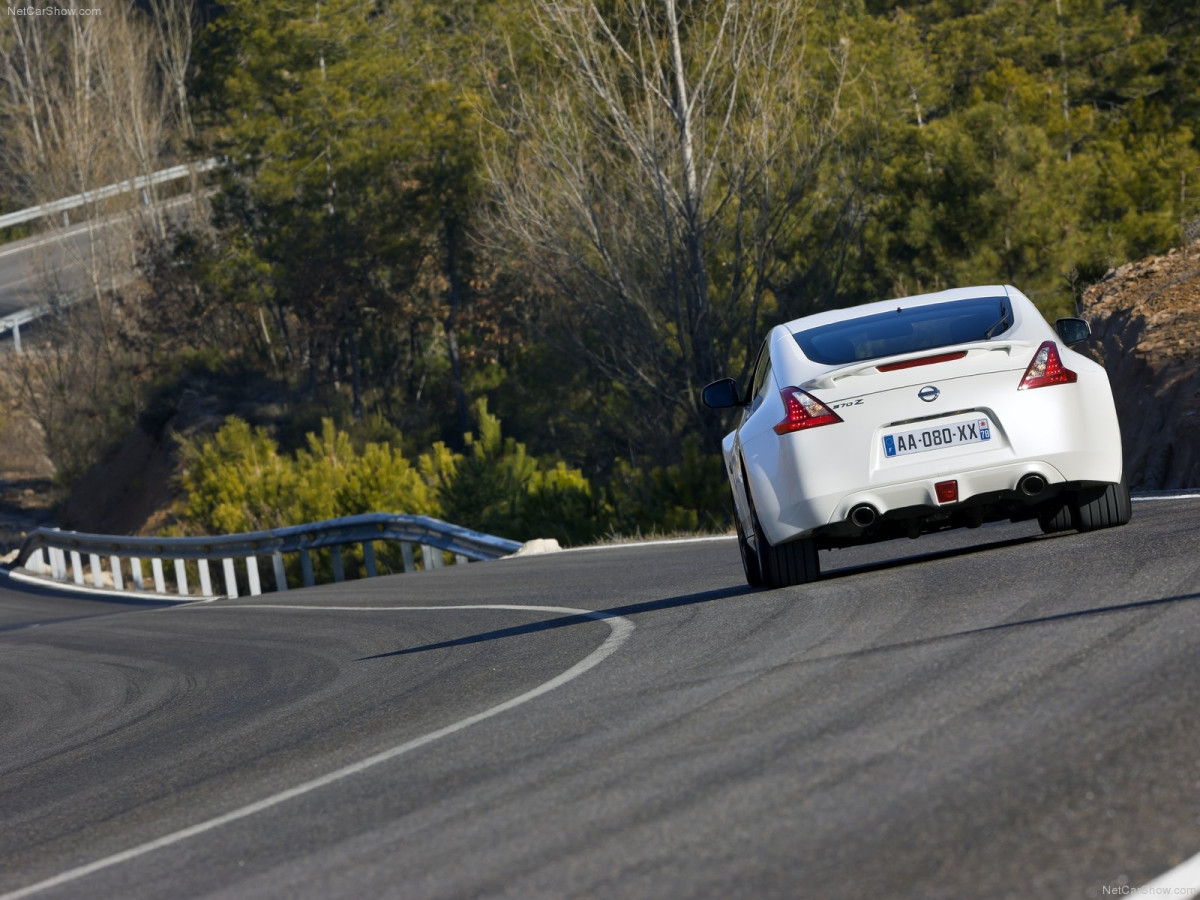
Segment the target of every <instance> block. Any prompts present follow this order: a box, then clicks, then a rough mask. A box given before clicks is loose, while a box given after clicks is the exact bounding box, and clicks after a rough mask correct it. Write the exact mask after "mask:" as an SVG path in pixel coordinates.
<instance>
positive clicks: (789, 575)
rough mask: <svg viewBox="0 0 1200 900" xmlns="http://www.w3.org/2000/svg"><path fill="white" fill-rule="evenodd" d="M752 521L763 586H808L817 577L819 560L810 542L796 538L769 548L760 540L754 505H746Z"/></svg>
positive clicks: (819, 571) (818, 576) (813, 543)
mask: <svg viewBox="0 0 1200 900" xmlns="http://www.w3.org/2000/svg"><path fill="white" fill-rule="evenodd" d="M750 510H751V514H752V518H753V520H754V542H755V543H756V544H757V545H758V554H757V555H758V565H759V569H760V571H761V573H762V581H763V585H764V586H766V587H769V588H781V587H791V586H792V585H795V584H808V583H809V582H810V581H816V580H817V579H818V578H820V577H821V560H820V557H819V556H818V555H817V545H816V543H815V542H814V541H813V539H812V538H800V539H799V540H795V541H788V542H787V543H786V544H780V545H779V546H777V547H772V546H771V544H770V543H769V542H768V541H767V539H766V538H765V537H763V533H762V525H761V524H760V523H759V521H758V513H757V512H755V511H754V504H753V503H751V504H750Z"/></svg>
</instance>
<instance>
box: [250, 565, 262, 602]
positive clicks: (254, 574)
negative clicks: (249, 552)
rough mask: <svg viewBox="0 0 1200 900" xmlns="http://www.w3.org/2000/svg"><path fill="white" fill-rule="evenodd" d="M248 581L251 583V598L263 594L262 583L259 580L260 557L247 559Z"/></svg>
mask: <svg viewBox="0 0 1200 900" xmlns="http://www.w3.org/2000/svg"><path fill="white" fill-rule="evenodd" d="M246 580H247V581H248V582H249V583H250V596H251V597H257V596H258V595H259V594H261V593H262V582H261V581H259V579H258V557H257V556H247V557H246Z"/></svg>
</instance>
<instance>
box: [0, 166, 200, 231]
mask: <svg viewBox="0 0 1200 900" xmlns="http://www.w3.org/2000/svg"><path fill="white" fill-rule="evenodd" d="M220 164H221V162H220V160H218V159H216V158H215V157H214V158H211V159H205V160H201V161H200V162H194V163H183V164H182V165H178V166H171V168H169V169H161V170H160V171H158V172H153V173H151V174H150V175H138V176H137V177H136V178H129V179H127V180H125V181H118V182H117V183H116V184H108V185H105V186H104V187H101V188H95V189H93V190H90V191H84V192H83V193H81V194H75V195H74V196H72V197H63V198H62V199H61V200H51V201H50V202H49V203H43V204H41V205H40V206H31V207H29V208H28V209H19V210H17V211H16V212H10V213H5V214H4V215H2V216H0V228H8V227H10V226H12V225H20V224H22V223H24V222H32V221H33V220H34V219H44V218H46V217H47V216H52V215H54V214H55V213H66V212H69V211H70V210H72V209H76V208H78V207H80V206H83V205H84V204H86V203H95V202H96V201H97V200H105V199H107V198H108V197H116V196H117V195H118V194H128V193H132V192H133V191H141V190H145V189H146V188H148V187H150V186H151V185H155V184H163V183H164V182H167V181H174V180H176V179H177V178H186V177H188V176H189V175H191V174H192V173H193V172H195V173H200V172H207V171H209V170H210V169H215V168H216V167H217V166H219V165H220ZM64 224H68V223H64Z"/></svg>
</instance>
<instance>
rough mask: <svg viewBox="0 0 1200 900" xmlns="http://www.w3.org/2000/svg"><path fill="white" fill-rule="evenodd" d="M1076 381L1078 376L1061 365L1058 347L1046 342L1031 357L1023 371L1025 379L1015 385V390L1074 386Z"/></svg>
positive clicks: (1052, 342)
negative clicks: (1059, 385) (1061, 385)
mask: <svg viewBox="0 0 1200 900" xmlns="http://www.w3.org/2000/svg"><path fill="white" fill-rule="evenodd" d="M1078 379H1079V376H1078V375H1076V374H1075V373H1074V372H1072V371H1071V370H1070V369H1068V368H1067V367H1066V366H1064V365H1063V363H1062V359H1061V358H1060V357H1059V355H1058V345H1057V344H1056V343H1054V341H1046V342H1045V343H1043V344H1042V346H1040V347H1038V351H1037V353H1035V354H1034V355H1033V360H1032V361H1031V362H1030V363H1029V368H1027V369H1026V370H1025V377H1024V378H1022V379H1021V383H1020V384H1019V385H1017V390H1018V391H1024V390H1027V389H1029V388H1040V387H1050V385H1052V384H1074V383H1075V382H1076V381H1077V380H1078Z"/></svg>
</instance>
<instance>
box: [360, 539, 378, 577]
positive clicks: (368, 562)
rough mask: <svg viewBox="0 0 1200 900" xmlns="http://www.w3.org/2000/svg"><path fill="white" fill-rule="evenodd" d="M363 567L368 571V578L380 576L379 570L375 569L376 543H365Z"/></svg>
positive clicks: (363, 546)
mask: <svg viewBox="0 0 1200 900" xmlns="http://www.w3.org/2000/svg"><path fill="white" fill-rule="evenodd" d="M362 548H363V565H364V566H366V569H367V577H368V578H374V577H375V576H377V575H378V574H379V570H378V569H377V568H376V567H375V542H374V541H363V543H362Z"/></svg>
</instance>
